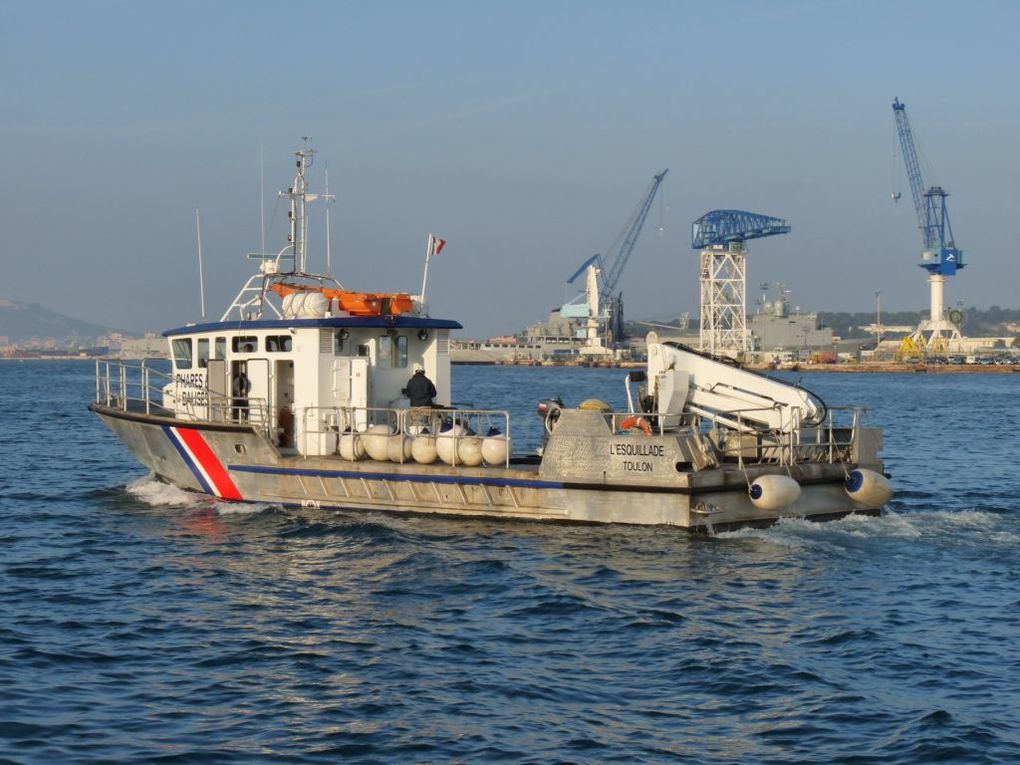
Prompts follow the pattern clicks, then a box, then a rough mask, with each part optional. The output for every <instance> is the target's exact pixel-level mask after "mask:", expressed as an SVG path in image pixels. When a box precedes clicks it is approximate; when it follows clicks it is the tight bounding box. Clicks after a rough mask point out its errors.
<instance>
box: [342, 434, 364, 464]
mask: <svg viewBox="0 0 1020 765" xmlns="http://www.w3.org/2000/svg"><path fill="white" fill-rule="evenodd" d="M337 451H338V452H340V457H341V459H345V460H348V461H349V462H357V461H358V460H360V459H362V458H363V457H364V456H365V445H364V444H363V443H361V434H360V433H341V434H340V442H339V444H338V445H337Z"/></svg>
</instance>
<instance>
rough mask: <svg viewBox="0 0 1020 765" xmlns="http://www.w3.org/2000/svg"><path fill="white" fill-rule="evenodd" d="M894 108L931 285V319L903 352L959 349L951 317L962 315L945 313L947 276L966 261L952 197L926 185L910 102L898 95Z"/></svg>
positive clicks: (956, 326) (923, 263)
mask: <svg viewBox="0 0 1020 765" xmlns="http://www.w3.org/2000/svg"><path fill="white" fill-rule="evenodd" d="M892 108H893V115H894V116H895V118H896V132H897V133H898V135H899V140H900V147H901V149H902V152H903V162H904V164H905V165H906V168H907V179H908V180H909V182H910V195H911V198H912V199H913V202H914V211H915V213H916V214H917V225H918V229H919V230H920V233H921V262H920V263H919V264H918V265H919V266H921V268H923V269H924V270H925V271H927V272H928V284H929V285H930V287H931V313H930V315H929V319H928V321H922V322H921V323H920V324H919V325H918V327H917V329H916V330H914V333H913V334H912V335H911V336H910V337H909V338H907V339H906V340H905V341H904V343H903V347H902V348H901V355H924V354H927V353H945V352H946V351H947V350H949V345H948V343H954V342H955V343H956V344H957V349H958V348H959V343H960V341H961V339H962V338H961V336H960V327H959V321H957V322H953V321H951V320H950V319H951V318H960V319H962V316H960V315H959V312H956V311H954V312H952V314H953V316H951V317H949V318H947V316H946V310H945V285H946V277H947V276H954V275H955V274H956V272H957V271H958V270H959V269H961V268H963V267H964V265H966V264H965V263H964V262H963V251H962V250H960V249H959V248H957V246H956V243H955V241H954V239H953V227H952V225H951V224H950V222H949V211H948V209H947V208H946V197H948V196H949V192H947V191H946V190H945V189H943V188H942V187H941V186H936V185H933V186H929V187H927V188H925V182H924V175H923V173H922V172H921V163H920V162H919V161H918V157H917V147H916V146H915V144H914V135H913V133H912V131H911V129H910V120H908V119H907V105H906V104H903V103H900V100H899V98H895V99H893V103H892ZM897 199H899V194H898V193H895V194H893V200H894V201H895V200H897ZM947 341H948V342H947Z"/></svg>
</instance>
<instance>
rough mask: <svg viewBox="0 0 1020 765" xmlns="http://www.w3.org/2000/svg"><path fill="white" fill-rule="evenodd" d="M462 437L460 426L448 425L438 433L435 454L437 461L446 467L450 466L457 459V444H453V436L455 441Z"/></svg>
mask: <svg viewBox="0 0 1020 765" xmlns="http://www.w3.org/2000/svg"><path fill="white" fill-rule="evenodd" d="M463 435H464V428H462V427H461V426H460V425H450V426H448V427H446V428H444V429H443V430H440V431H439V435H438V436H436V453H437V454H438V455H439V459H441V460H442V461H443V462H445V463H446V464H447V465H452V464H453V463H454V461H455V460H456V459H457V444H454V436H456V437H457V440H458V441H459V440H460V437H461V436H463Z"/></svg>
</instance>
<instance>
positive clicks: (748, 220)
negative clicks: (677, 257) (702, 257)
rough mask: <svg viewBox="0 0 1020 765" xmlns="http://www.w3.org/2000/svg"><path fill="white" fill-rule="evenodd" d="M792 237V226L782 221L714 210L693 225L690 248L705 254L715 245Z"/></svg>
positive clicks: (744, 213)
mask: <svg viewBox="0 0 1020 765" xmlns="http://www.w3.org/2000/svg"><path fill="white" fill-rule="evenodd" d="M789 233H790V224H789V223H787V222H786V221H785V220H783V219H782V218H772V217H770V216H768V215H759V214H758V213H752V212H747V211H746V210H712V212H709V213H705V214H704V215H702V216H701V217H700V218H698V219H697V220H696V221H694V231H693V234H692V236H691V246H692V247H693V248H694V249H695V250H703V249H705V248H706V247H713V246H715V245H727V244H729V243H731V242H746V241H747V240H748V239H759V238H761V237H763V236H775V235H776V234H789Z"/></svg>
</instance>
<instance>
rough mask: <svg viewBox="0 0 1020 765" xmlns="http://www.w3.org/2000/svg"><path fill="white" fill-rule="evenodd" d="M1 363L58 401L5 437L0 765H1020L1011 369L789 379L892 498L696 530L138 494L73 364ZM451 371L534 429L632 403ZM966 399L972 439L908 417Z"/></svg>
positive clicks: (482, 399)
mask: <svg viewBox="0 0 1020 765" xmlns="http://www.w3.org/2000/svg"><path fill="white" fill-rule="evenodd" d="M0 370H2V372H3V374H4V375H6V376H0V396H3V397H4V399H3V400H8V401H15V402H18V401H26V402H28V401H33V400H37V398H38V396H37V391H38V390H39V389H40V388H41V387H42V386H43V385H44V384H45V385H47V386H50V387H51V388H53V390H55V396H54V399H53V401H52V402H51V403H50V406H51V408H52V410H53V411H52V412H47V413H46V414H47V416H46V417H38V418H36V420H33V421H32V422H31V423H29V424H26V423H25V422H23V421H17V422H12V423H11V425H10V429H9V430H7V431H3V430H2V428H3V423H2V422H0V436H4V437H10V436H12V435H14V436H16V437H17V439H18V443H19V444H20V446H21V448H19V449H15V450H11V451H10V454H9V455H8V456H9V459H10V464H9V466H8V470H7V471H6V472H5V473H4V474H3V475H0V482H5V483H2V487H0V488H2V489H3V490H2V491H0V503H2V505H3V510H4V515H3V516H2V517H3V518H4V521H5V524H4V525H3V527H2V528H0V543H2V544H3V549H4V556H3V559H2V560H0V647H2V648H0V687H2V688H3V703H2V704H0V709H2V712H0V761H3V762H18V763H33V764H34V763H50V762H61V763H63V762H81V763H85V762H191V763H206V762H208V763H217V765H219V763H245V764H246V765H247V764H250V763H277V762H294V763H306V762H307V763H319V762H339V761H344V762H359V763H394V762H399V763H405V762H407V763H412V762H471V763H490V762H491V763H505V762H527V763H532V762H534V763H538V762H542V763H544V762H578V763H580V762H584V763H589V762H591V763H609V762H618V763H628V764H629V763H658V762H692V763H694V762H696V763H699V764H700V763H705V765H735V764H737V763H768V764H770V765H771V764H773V763H774V764H775V765H779V763H782V764H783V765H786V764H787V763H790V762H797V763H813V764H821V763H836V762H845V763H851V762H852V763H856V764H857V765H879V764H881V765H916V763H920V762H925V763H927V762H959V763H968V765H970V764H971V763H1013V762H1020V738H1018V736H1017V733H1016V731H1017V730H1020V708H1018V707H1017V705H1016V704H1015V703H1012V699H1013V698H1014V696H1015V695H1016V688H1017V687H1020V664H1018V663H1017V661H1016V656H1015V653H1016V651H1015V647H1016V645H1018V644H1020V610H1018V608H1017V606H1018V605H1020V603H1018V596H1017V585H1016V581H1017V574H1018V563H1017V561H1018V560H1020V502H1018V500H1017V499H1016V498H1017V497H1020V475H1018V474H1016V471H1015V470H1014V469H1013V462H1014V456H1015V455H1014V454H1013V452H1014V451H1015V443H1016V439H1015V436H1014V434H1015V433H1016V432H1017V429H1018V427H1020V422H1017V421H1016V420H1018V419H1020V415H1014V414H1013V412H1014V410H1017V408H1016V407H1014V406H1013V403H1012V402H1013V400H1014V398H1015V385H1016V382H1015V381H1014V380H1013V377H1006V376H988V377H987V378H982V376H980V375H972V376H969V378H968V379H967V380H959V379H951V380H950V379H947V378H946V377H940V376H938V375H923V376H921V377H923V378H925V379H918V376H911V377H909V378H907V377H900V378H896V377H892V376H886V375H867V376H855V375H830V376H827V377H824V378H818V379H812V378H811V376H810V375H807V376H806V379H805V384H806V385H808V387H810V388H812V389H816V390H817V392H818V393H819V394H821V395H822V396H823V398H825V399H826V400H827V401H832V402H833V403H851V402H857V403H861V404H863V405H866V406H871V407H872V411H871V413H870V415H869V423H872V424H880V425H882V426H883V427H885V428H886V441H885V443H886V456H887V458H888V459H889V464H890V466H891V472H892V473H893V475H894V481H895V483H896V485H897V487H898V493H897V495H896V498H895V499H894V501H893V502H892V503H891V506H890V512H888V513H887V514H885V515H884V516H882V517H878V518H875V517H870V516H849V517H847V518H844V519H842V520H838V521H835V522H831V523H814V522H808V521H802V520H796V519H786V520H783V521H782V522H780V523H778V524H776V525H775V526H773V527H771V528H768V529H745V530H741V531H733V532H725V533H722V534H719V535H718V536H717V537H710V538H705V537H700V536H690V535H687V534H686V533H683V532H680V531H678V530H677V529H672V528H642V527H631V526H589V525H575V526H571V525H565V524H544V523H527V522H508V521H497V520H485V519H452V518H441V517H433V516H426V515H421V516H402V515H398V514H380V513H372V512H362V511H358V510H349V511H343V512H319V511H316V510H311V509H309V510H301V511H290V510H288V511H282V510H281V509H280V508H279V507H278V506H276V505H272V504H255V505H246V504H238V503H232V502H222V501H219V500H215V499H212V498H209V497H203V496H201V495H197V494H193V493H190V492H184V491H181V490H180V489H176V488H174V487H170V486H167V485H165V484H162V483H159V482H157V481H154V480H153V479H151V478H143V479H140V480H136V477H137V476H138V475H140V474H141V473H142V472H144V471H143V470H142V469H141V468H139V467H138V464H137V462H136V461H135V460H134V459H133V458H132V457H131V455H130V454H128V453H127V450H126V449H125V448H124V447H123V446H122V445H121V444H120V443H119V442H118V441H117V440H116V438H115V437H114V436H113V435H112V434H111V433H109V432H108V431H107V430H106V429H105V428H103V427H102V426H101V425H99V424H98V423H97V422H96V420H95V418H94V416H93V415H91V414H90V413H88V412H87V411H86V410H85V408H84V404H83V402H85V401H87V400H89V399H90V397H91V396H92V395H93V394H94V381H93V379H92V375H91V369H90V368H87V367H86V365H81V364H60V363H50V362H44V363H40V364H37V365H33V364H31V363H26V364H18V365H16V366H10V367H0ZM454 375H455V382H456V384H457V389H458V391H463V392H464V395H465V396H468V397H470V399H471V400H472V401H473V403H474V404H475V405H476V406H478V407H479V408H483V409H486V408H487V409H504V408H508V409H509V410H510V411H511V413H512V416H513V417H514V423H515V426H516V425H519V426H520V428H521V431H522V437H521V442H527V441H528V440H529V439H530V440H532V441H534V442H537V441H538V439H539V438H540V436H541V421H540V420H539V419H538V418H537V417H535V416H534V413H533V410H534V402H535V401H536V400H537V399H539V398H544V397H547V396H552V395H562V396H563V397H564V398H565V399H566V400H567V403H568V405H569V404H575V403H577V402H578V401H580V400H581V399H583V398H592V397H604V394H605V392H606V391H610V392H611V393H612V392H619V393H620V394H622V391H623V387H622V385H620V384H619V383H620V380H621V379H622V376H621V375H620V373H619V372H618V371H615V370H583V369H570V368H567V369H553V370H541V369H537V370H536V369H520V368H500V367H496V368H479V367H469V368H455V370H454ZM1014 377H1015V376H1014ZM54 380H58V382H59V383H60V384H58V385H53V382H54ZM962 385H965V386H966V391H967V405H968V412H967V414H968V417H970V418H971V419H972V420H973V422H974V430H975V431H976V432H983V433H985V434H986V435H987V434H988V428H989V427H994V428H998V430H997V431H995V432H994V433H993V434H992V436H993V437H990V438H988V439H986V441H984V442H982V444H981V448H973V449H960V448H959V442H958V441H959V435H958V432H954V431H953V429H952V428H951V427H949V425H950V424H952V423H949V422H947V420H949V419H950V418H952V420H953V421H954V422H955V421H956V419H958V417H959V410H958V408H956V407H944V408H942V409H938V408H935V409H932V408H931V407H927V406H922V405H921V404H920V403H918V402H927V401H946V400H951V399H952V398H953V396H955V395H958V393H959V390H958V389H959V387H960V386H962ZM614 403H615V404H619V403H620V402H618V401H616V402H614ZM929 410H931V411H933V412H934V415H932V417H928V416H927V415H928V414H930V413H931V412H930V411H929ZM26 411H28V412H31V411H32V409H31V408H30V407H27V408H26ZM922 414H923V415H925V416H921V415H922ZM982 427H984V429H983V430H982ZM68 428H73V429H74V430H75V432H77V433H79V434H81V437H80V438H77V439H69V438H67V437H66V436H67V432H68ZM8 442H9V441H8ZM83 443H85V444H87V446H88V448H87V449H83V448H82V444H83ZM40 455H41V456H40ZM945 455H952V459H951V460H947V459H945V458H944V457H945ZM126 484H130V486H129V487H128V488H127V489H126V490H125V489H124V488H123V487H125V485H126Z"/></svg>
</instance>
